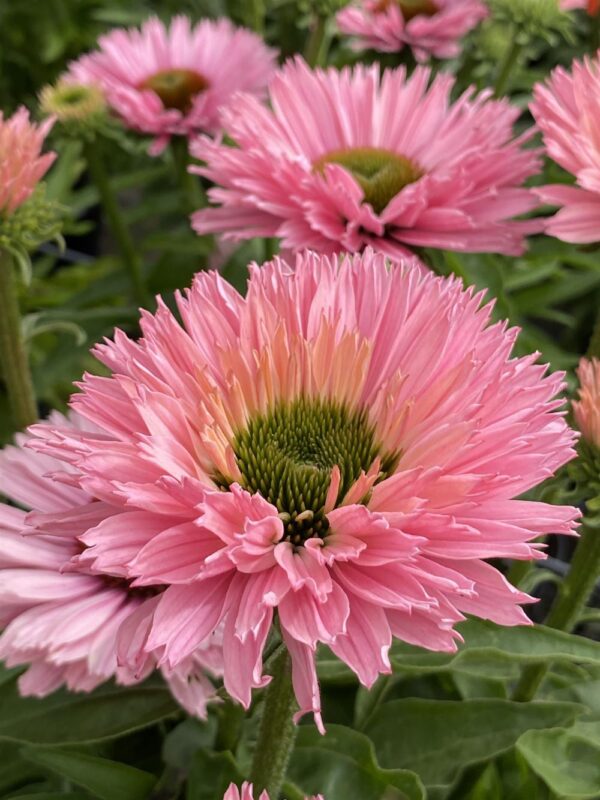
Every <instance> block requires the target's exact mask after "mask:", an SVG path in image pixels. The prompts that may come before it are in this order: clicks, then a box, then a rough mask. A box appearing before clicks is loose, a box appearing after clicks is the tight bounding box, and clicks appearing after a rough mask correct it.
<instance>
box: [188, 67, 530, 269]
mask: <svg viewBox="0 0 600 800" xmlns="http://www.w3.org/2000/svg"><path fill="white" fill-rule="evenodd" d="M430 77H431V75H430V72H429V70H427V69H425V68H418V69H416V70H415V72H414V73H413V75H412V76H411V77H410V78H407V77H406V73H405V70H404V69H403V68H399V69H396V70H388V71H386V72H384V73H383V74H382V75H380V72H379V67H378V66H376V65H375V66H372V67H363V66H358V67H356V68H354V69H353V70H350V69H347V68H346V69H343V70H342V71H341V72H338V71H337V70H335V69H328V70H315V71H311V70H310V69H309V68H308V67H307V66H306V64H305V63H304V62H303V61H302V60H301V59H296V60H295V61H292V62H288V63H287V64H286V65H285V66H284V67H283V69H282V70H281V71H280V73H278V74H277V76H276V77H275V78H274V79H273V81H272V83H271V85H270V90H269V91H270V98H271V104H272V110H270V109H268V108H266V107H265V106H262V105H261V104H260V103H259V102H258V101H257V100H256V99H255V98H253V97H251V96H250V95H247V94H245V95H243V94H242V95H238V96H237V97H236V100H235V102H233V103H232V104H231V105H230V106H229V107H228V108H227V109H226V110H225V111H224V112H223V122H224V127H225V129H226V131H227V133H228V135H229V136H230V137H231V138H232V139H234V140H235V143H236V145H237V146H236V147H230V146H229V145H227V144H225V143H224V142H216V141H213V140H212V139H210V138H209V137H200V138H199V139H197V140H195V141H194V142H193V144H192V152H193V154H194V155H195V156H196V157H197V158H198V159H200V160H203V161H206V162H207V165H206V166H203V167H198V168H193V171H197V172H199V173H200V174H202V175H205V176H206V177H208V178H209V179H210V180H212V181H214V182H215V183H216V184H218V185H217V186H216V187H215V188H212V189H210V190H209V197H210V199H211V200H212V201H213V203H218V204H220V205H221V207H220V208H208V209H203V210H201V211H198V212H196V214H194V216H193V226H194V228H195V230H196V231H197V232H198V233H200V234H204V233H211V232H215V231H217V232H222V233H223V234H224V235H225V236H226V237H229V238H232V239H245V238H251V237H254V236H278V237H281V239H282V245H283V247H285V248H291V249H296V250H300V249H303V248H306V247H310V248H312V249H314V250H317V251H319V252H323V253H328V254H331V253H334V252H337V251H339V250H347V251H350V252H357V251H360V250H362V249H363V248H364V247H365V246H367V245H371V246H373V247H374V248H376V249H377V250H379V251H381V252H383V253H385V254H387V255H389V256H391V257H398V256H401V255H403V254H406V253H407V252H408V250H409V248H411V247H439V248H445V249H449V250H459V251H481V250H489V251H494V252H500V253H509V254H517V253H521V252H522V250H523V247H524V237H525V235H526V234H528V233H531V232H533V231H536V230H538V228H539V222H537V221H535V220H530V221H516V220H514V219H513V217H517V216H519V215H520V214H524V213H526V212H528V211H530V210H531V209H533V208H534V207H535V206H536V204H537V201H536V199H535V196H534V195H533V194H532V193H531V192H530V191H529V190H528V189H526V188H524V187H523V185H522V184H523V182H524V181H525V179H526V178H528V177H529V176H530V175H532V174H534V173H535V172H536V171H537V170H538V168H539V159H538V155H537V152H536V151H534V150H526V149H523V148H522V145H523V143H524V142H525V141H526V139H527V138H528V137H529V134H526V135H525V136H522V137H519V138H518V139H514V138H513V132H512V126H513V123H514V121H515V120H516V118H517V117H518V116H519V111H518V110H517V109H516V108H512V107H511V106H510V105H509V103H507V102H506V101H492V100H490V93H489V92H487V91H486V92H483V93H482V94H480V95H479V96H477V97H475V96H474V94H473V91H472V90H469V91H467V92H466V93H465V94H464V95H463V96H462V97H460V98H459V99H458V100H457V102H456V103H451V100H450V92H451V90H452V86H453V79H452V78H451V77H450V76H449V75H446V74H443V73H440V74H438V75H437V76H435V77H434V78H433V80H432V81H431V85H430V86H429V88H428V85H429V83H430Z"/></svg>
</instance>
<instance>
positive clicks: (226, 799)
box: [223, 781, 323, 800]
mask: <svg viewBox="0 0 600 800" xmlns="http://www.w3.org/2000/svg"><path fill="white" fill-rule="evenodd" d="M223 800H254V790H253V787H252V784H251V783H248V782H247V781H244V783H243V784H242V788H241V789H238V787H237V786H236V785H235V783H231V784H230V785H229V789H227V791H226V792H225V794H224V796H223ZM258 800H270V798H269V795H268V793H267V792H261V793H260V796H259V798H258ZM306 800H323V795H321V794H317V795H312V796H311V797H307V798H306Z"/></svg>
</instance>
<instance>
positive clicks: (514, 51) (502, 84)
mask: <svg viewBox="0 0 600 800" xmlns="http://www.w3.org/2000/svg"><path fill="white" fill-rule="evenodd" d="M521 49H522V45H521V43H520V42H519V41H518V39H517V37H516V36H515V35H514V34H513V38H512V42H511V44H510V47H509V48H508V49H507V51H506V53H505V55H504V58H503V59H502V62H501V64H500V69H499V70H498V77H497V78H496V83H495V85H494V97H502V96H503V95H504V94H506V87H507V86H508V80H509V78H510V73H511V72H512V71H513V67H514V66H515V64H516V63H517V61H518V59H519V56H520V55H521Z"/></svg>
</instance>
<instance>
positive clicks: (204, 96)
mask: <svg viewBox="0 0 600 800" xmlns="http://www.w3.org/2000/svg"><path fill="white" fill-rule="evenodd" d="M98 45H99V50H98V51H97V52H94V53H89V54H87V55H84V56H83V57H81V58H80V59H79V60H78V61H75V62H74V63H72V64H71V65H70V69H69V75H68V79H69V80H72V81H75V82H77V83H83V84H85V83H92V84H97V85H98V86H100V87H101V88H102V90H103V91H104V93H105V95H106V99H107V102H108V104H109V105H110V106H111V107H112V108H113V109H114V111H116V112H117V113H118V114H119V116H120V117H121V118H122V120H123V122H124V123H125V124H126V125H127V126H128V127H130V128H132V129H133V130H135V131H138V132H141V133H146V134H151V135H152V136H154V137H155V141H154V144H153V147H152V150H151V152H152V153H153V154H154V155H156V154H157V153H159V152H160V151H161V150H162V149H163V148H164V146H165V145H166V144H167V143H168V141H169V139H170V137H171V136H175V135H177V136H191V135H192V134H195V133H198V132H199V131H208V132H209V133H215V132H216V131H217V130H218V128H219V108H220V107H221V106H222V105H223V104H224V103H226V102H227V101H228V100H229V99H230V97H231V95H232V94H233V93H234V92H236V91H238V90H243V91H247V92H251V93H252V94H257V95H259V94H261V93H262V92H263V91H264V88H265V86H266V84H267V81H268V79H269V77H270V75H271V73H272V71H273V69H274V66H275V53H274V51H272V50H271V49H270V48H268V47H266V45H265V44H264V43H263V41H262V39H260V37H259V36H257V35H256V34H254V33H252V32H251V31H248V30H245V29H244V28H236V27H235V26H234V25H232V24H231V22H230V21H229V20H227V19H220V20H216V21H213V20H203V21H202V22H200V23H198V24H197V25H195V26H194V27H192V26H191V23H190V20H189V19H188V18H187V17H185V16H178V17H174V19H173V20H172V21H171V24H170V26H169V27H168V28H167V27H165V26H164V25H163V23H162V22H161V21H160V20H159V19H158V18H157V17H152V18H151V19H148V20H146V22H144V24H143V25H142V27H141V29H139V30H138V29H136V28H130V29H127V30H125V29H118V30H114V31H111V32H110V33H108V34H106V35H105V36H101V37H100V39H99V40H98Z"/></svg>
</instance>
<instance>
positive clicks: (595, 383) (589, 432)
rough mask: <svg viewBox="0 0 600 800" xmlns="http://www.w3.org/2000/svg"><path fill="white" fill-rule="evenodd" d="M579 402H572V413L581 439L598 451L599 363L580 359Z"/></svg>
mask: <svg viewBox="0 0 600 800" xmlns="http://www.w3.org/2000/svg"><path fill="white" fill-rule="evenodd" d="M577 377H578V378H579V400H574V401H573V413H574V416H575V422H576V423H577V427H578V428H579V430H580V431H581V434H582V436H583V438H584V439H585V440H586V441H587V442H588V443H589V444H591V445H593V446H594V447H596V448H598V449H600V361H598V359H597V358H591V359H587V358H582V359H581V361H580V362H579V367H578V368H577Z"/></svg>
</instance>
